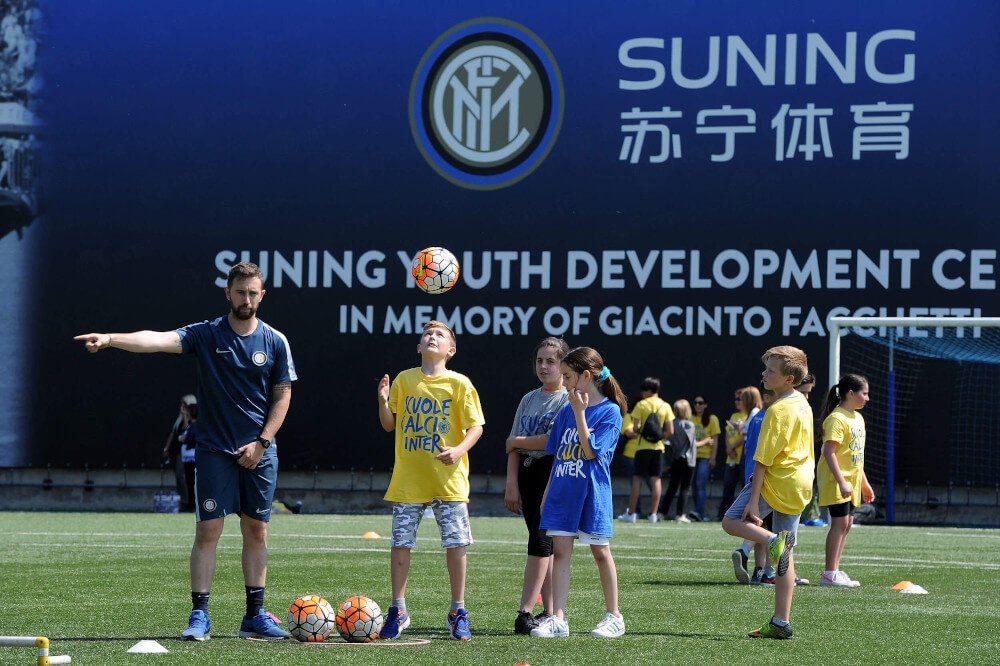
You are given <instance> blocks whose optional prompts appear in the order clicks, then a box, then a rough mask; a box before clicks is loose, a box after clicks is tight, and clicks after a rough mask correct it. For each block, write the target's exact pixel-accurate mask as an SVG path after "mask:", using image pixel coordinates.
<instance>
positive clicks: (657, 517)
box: [646, 513, 660, 523]
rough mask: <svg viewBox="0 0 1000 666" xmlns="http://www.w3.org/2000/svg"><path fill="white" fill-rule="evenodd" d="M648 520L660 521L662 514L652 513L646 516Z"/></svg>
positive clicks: (652, 521)
mask: <svg viewBox="0 0 1000 666" xmlns="http://www.w3.org/2000/svg"><path fill="white" fill-rule="evenodd" d="M646 520H648V521H649V522H651V523H658V522H660V514H658V513H651V514H649V516H648V517H647V518H646Z"/></svg>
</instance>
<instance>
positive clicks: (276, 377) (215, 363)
mask: <svg viewBox="0 0 1000 666" xmlns="http://www.w3.org/2000/svg"><path fill="white" fill-rule="evenodd" d="M177 334H178V335H180V336H181V347H182V349H183V350H184V353H185V354H194V355H195V356H197V357H198V407H199V412H198V439H197V447H198V449H202V450H205V449H207V450H211V451H220V452H223V453H233V452H234V451H236V449H238V448H239V447H241V446H243V445H244V444H249V443H250V442H252V441H253V440H254V438H255V437H257V436H258V435H259V434H260V431H261V428H263V427H264V420H265V419H266V418H267V412H268V409H269V408H270V406H271V389H272V388H273V387H274V386H275V385H277V384H282V383H285V382H290V381H294V380H295V379H297V377H296V375H295V364H294V363H293V362H292V350H291V349H290V348H289V346H288V340H287V339H286V338H285V336H284V335H282V334H281V333H280V332H279V331H277V330H275V329H273V328H271V327H270V326H268V325H267V324H265V323H264V322H262V321H260V320H257V328H256V330H254V332H253V333H251V334H250V335H247V336H240V335H237V334H236V331H234V330H233V328H232V326H230V325H229V319H228V317H226V316H222V317H219V318H218V319H215V320H213V321H203V322H200V323H197V324H189V325H188V326H184V327H183V328H179V329H177ZM275 448H276V447H273V446H272V447H271V448H269V449H267V450H266V451H265V452H264V455H265V456H268V455H274V451H275Z"/></svg>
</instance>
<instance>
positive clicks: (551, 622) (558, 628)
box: [531, 615, 624, 638]
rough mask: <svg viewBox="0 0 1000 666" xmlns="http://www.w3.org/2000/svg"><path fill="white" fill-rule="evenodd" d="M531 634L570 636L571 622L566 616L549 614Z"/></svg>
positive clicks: (535, 635)
mask: <svg viewBox="0 0 1000 666" xmlns="http://www.w3.org/2000/svg"><path fill="white" fill-rule="evenodd" d="M622 630H623V631H624V625H623V626H622ZM531 635H532V636H534V637H535V638H569V622H567V621H566V619H565V618H561V617H556V616H555V615H549V616H548V617H547V618H545V619H544V620H542V621H541V622H539V623H538V626H537V627H535V628H534V629H532V630H531Z"/></svg>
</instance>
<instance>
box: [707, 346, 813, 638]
mask: <svg viewBox="0 0 1000 666" xmlns="http://www.w3.org/2000/svg"><path fill="white" fill-rule="evenodd" d="M761 360H762V361H763V362H764V372H763V375H762V379H763V384H764V387H765V388H769V389H771V390H773V391H774V392H775V399H774V403H772V405H771V406H770V407H769V408H768V410H767V413H766V415H765V416H764V423H763V424H762V426H761V431H760V438H759V439H758V442H757V450H756V451H755V452H754V461H755V465H754V470H753V477H752V478H751V481H750V483H748V484H747V485H746V486H744V488H743V491H742V492H741V493H740V495H739V497H737V498H736V500H735V501H734V502H733V505H732V506H731V507H729V510H728V511H727V512H726V515H725V518H723V520H722V528H723V529H724V530H725V531H726V532H727V533H729V534H732V535H733V536H738V537H742V538H744V539H747V540H749V541H753V542H754V543H759V544H767V548H768V551H769V553H770V555H771V557H772V558H773V559H774V561H775V562H776V563H777V568H778V577H777V580H776V584H775V596H774V615H773V617H772V618H771V620H770V622H768V623H767V624H765V625H764V626H763V627H762V628H760V629H758V630H757V631H753V632H751V633H750V636H752V637H754V638H779V639H782V638H791V637H792V625H791V623H790V621H789V616H790V614H791V610H792V593H793V592H794V590H795V563H794V561H793V558H792V547H793V546H794V545H795V536H796V532H797V530H798V525H799V518H800V517H801V514H802V509H803V508H805V506H806V504H807V503H808V502H809V498H810V497H811V496H812V483H813V476H814V471H813V470H814V469H815V464H814V461H815V454H814V452H813V414H812V408H810V407H809V401H807V400H806V399H805V397H804V396H803V395H802V394H801V393H798V392H797V391H796V390H795V386H797V385H798V384H799V382H801V381H802V378H803V377H805V376H806V373H807V372H808V371H809V370H808V359H807V358H806V355H805V352H803V351H802V350H801V349H797V348H795V347H790V346H787V345H785V346H780V347H772V348H771V349H768V350H767V351H766V352H765V353H764V356H763V357H762V358H761ZM768 514H771V519H772V527H773V528H774V530H775V531H776V532H777V534H775V533H772V532H770V531H769V530H766V529H764V527H762V524H763V521H762V520H761V516H767V515H768Z"/></svg>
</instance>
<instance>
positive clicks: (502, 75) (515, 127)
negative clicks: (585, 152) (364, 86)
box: [410, 19, 563, 190]
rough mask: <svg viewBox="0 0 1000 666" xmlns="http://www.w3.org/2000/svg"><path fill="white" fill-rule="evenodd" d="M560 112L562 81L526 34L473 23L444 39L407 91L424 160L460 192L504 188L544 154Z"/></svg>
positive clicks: (493, 23)
mask: <svg viewBox="0 0 1000 666" xmlns="http://www.w3.org/2000/svg"><path fill="white" fill-rule="evenodd" d="M562 115H563V87H562V77H561V75H560V73H559V68H558V66H557V65H556V62H555V59H554V58H553V57H552V54H551V53H550V52H549V50H548V48H547V47H546V46H545V44H544V43H542V41H541V40H540V39H539V38H538V37H537V36H536V35H535V34H534V33H532V32H531V31H530V30H528V29H527V28H525V27H523V26H520V25H518V24H516V23H512V22H510V21H505V20H503V19H476V20H473V21H467V22H465V23H462V24H460V25H458V26H455V27H454V28H452V29H451V30H449V31H448V32H447V33H445V34H444V35H442V36H441V37H440V38H438V40H437V41H436V42H434V44H433V45H431V47H430V49H428V50H427V53H425V54H424V57H423V59H422V60H421V61H420V65H419V67H417V72H416V74H415V75H414V77H413V85H412V86H411V88H410V126H411V128H412V130H413V137H414V139H415V140H416V142H417V146H418V147H419V148H420V152H421V153H422V154H423V156H424V158H425V159H426V160H427V162H428V163H429V164H430V165H431V166H432V167H434V169H435V170H436V171H437V172H438V173H440V174H441V175H442V176H443V177H445V178H446V179H448V180H449V181H451V182H452V183H455V184H456V185H461V186H462V187H468V188H471V189H482V190H491V189H497V188H501V187H506V186H507V185H511V184H513V183H516V182H517V181H519V180H521V179H522V178H524V177H525V176H527V175H528V174H529V173H531V172H532V171H533V170H534V169H535V168H536V167H537V166H538V165H539V164H541V162H542V160H544V159H545V156H546V155H548V152H549V150H551V148H552V146H553V144H554V143H555V140H556V136H557V135H558V134H559V127H560V125H561V124H562Z"/></svg>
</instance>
